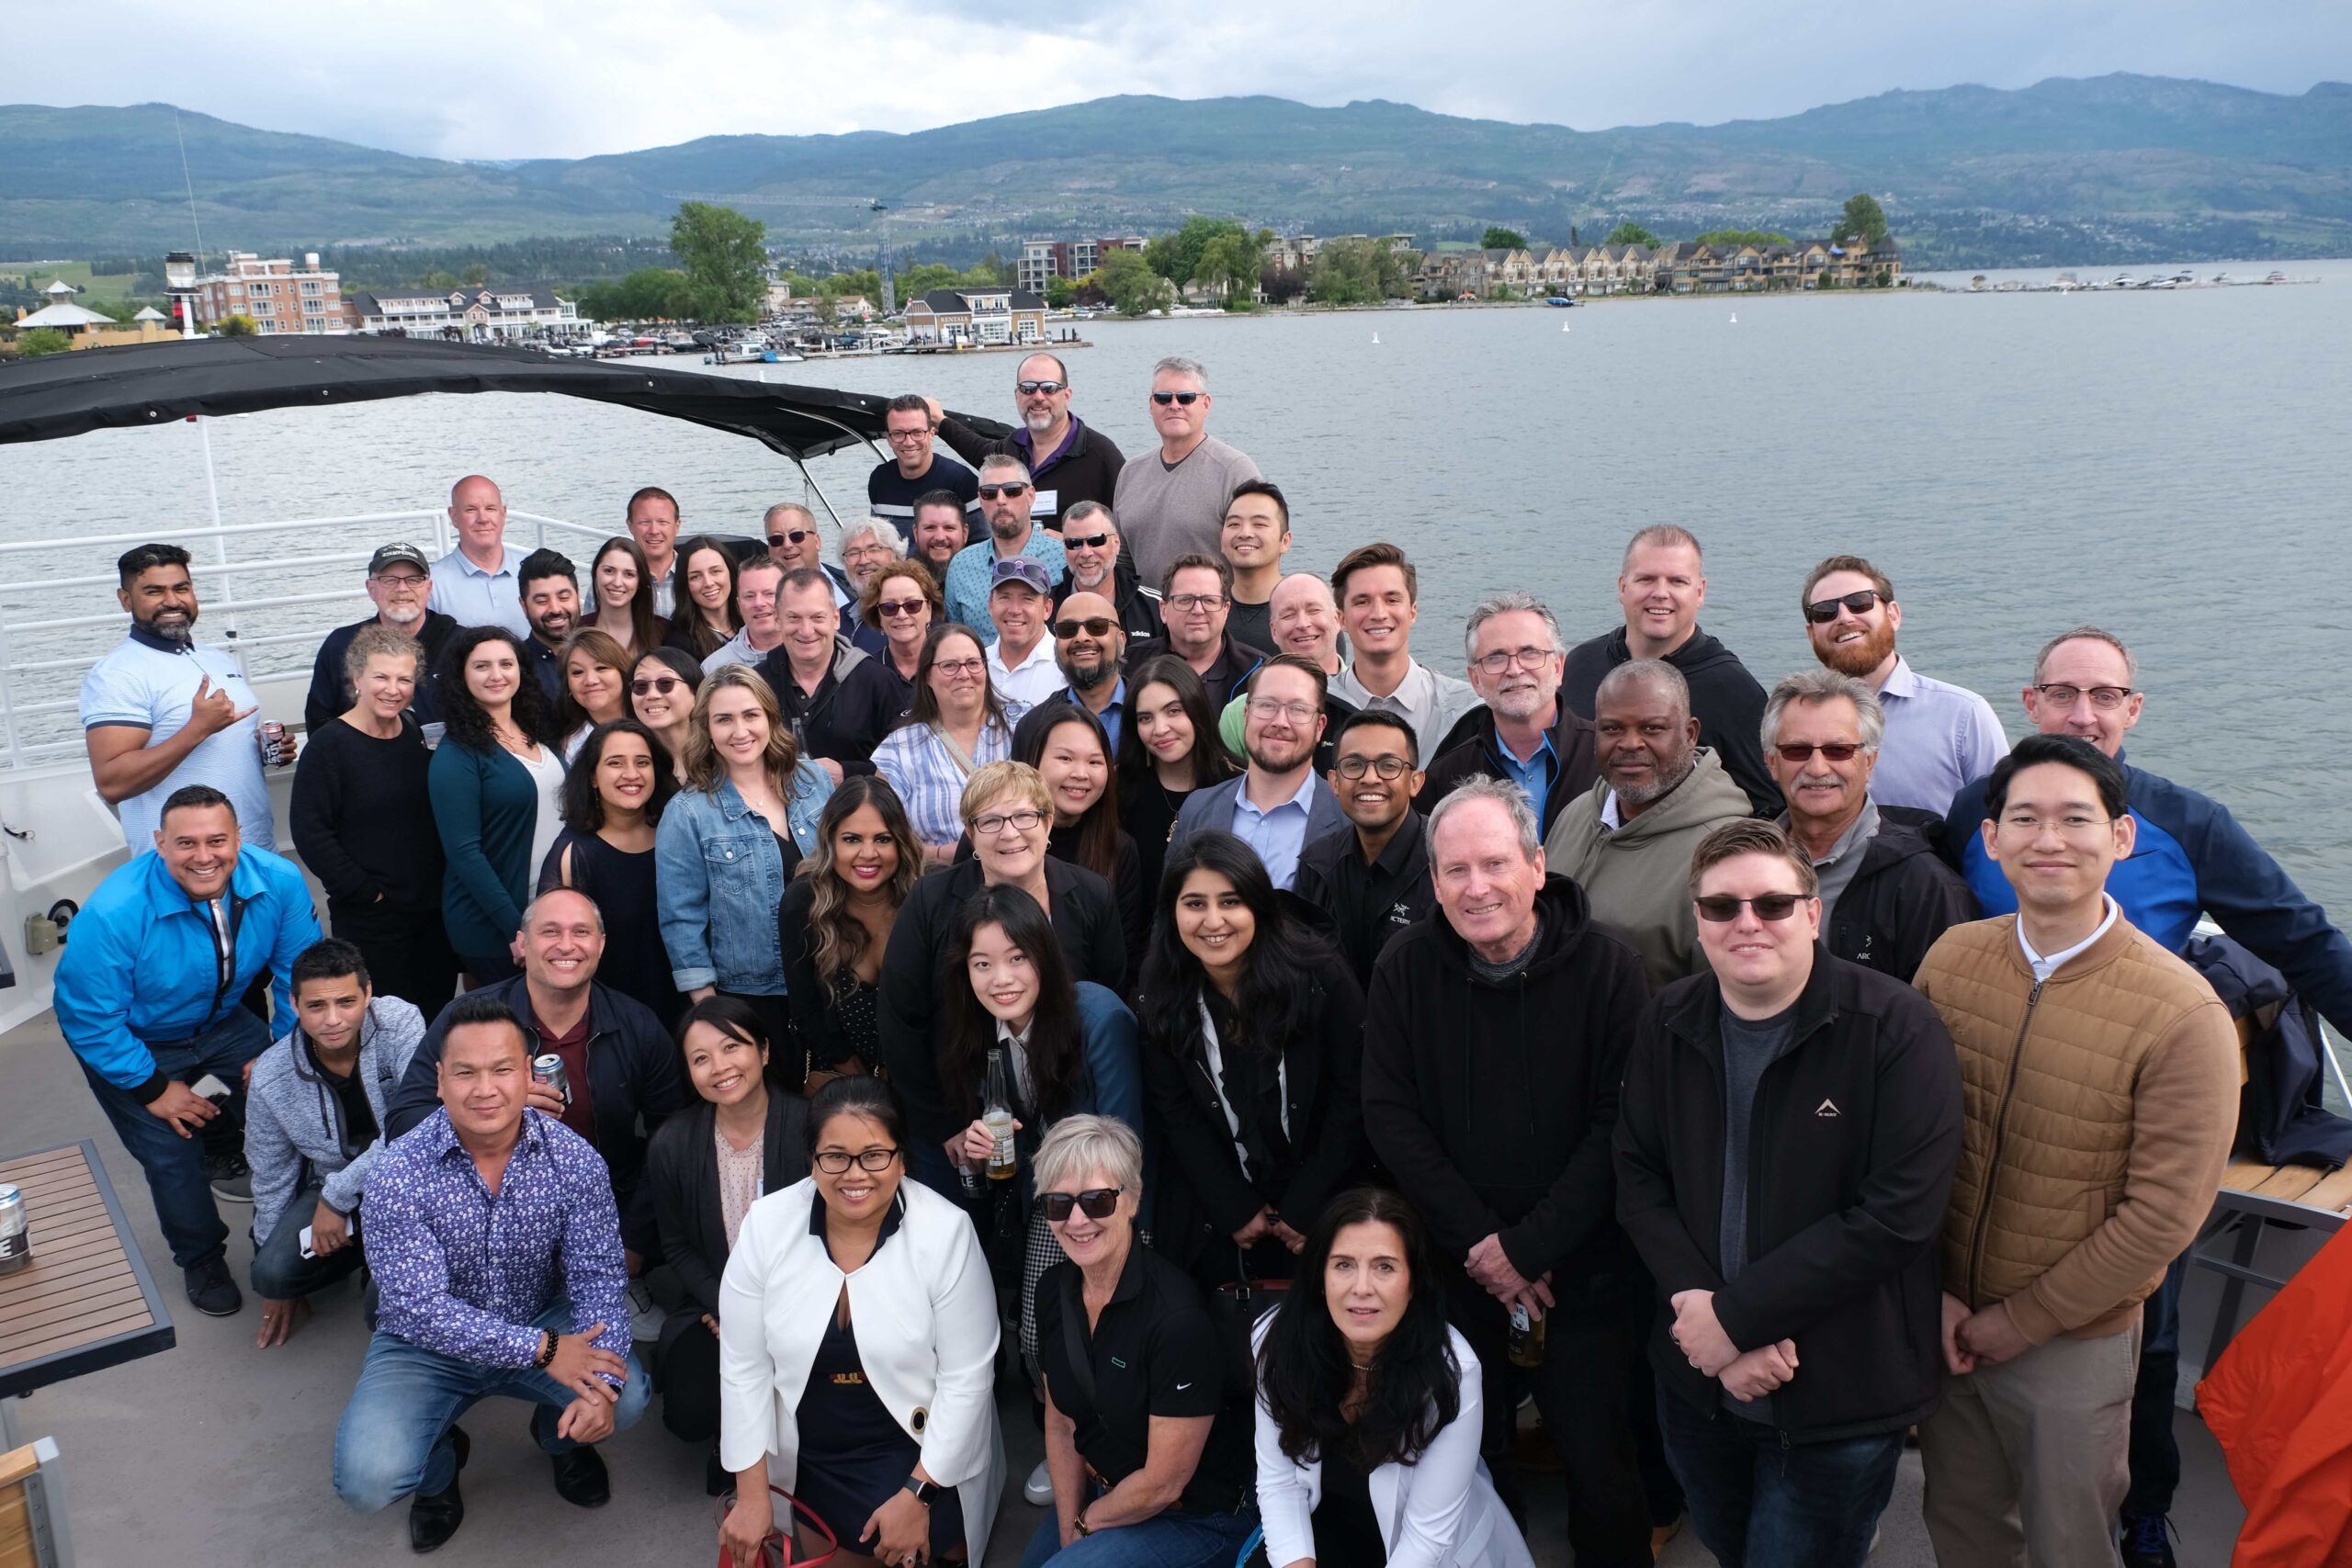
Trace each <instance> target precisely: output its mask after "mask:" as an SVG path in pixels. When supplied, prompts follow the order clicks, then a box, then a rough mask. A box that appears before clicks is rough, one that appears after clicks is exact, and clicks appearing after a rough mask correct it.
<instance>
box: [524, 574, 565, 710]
mask: <svg viewBox="0 0 2352 1568" xmlns="http://www.w3.org/2000/svg"><path fill="white" fill-rule="evenodd" d="M515 581H517V582H518V583H519V584H521V588H520V592H521V593H522V597H523V615H524V616H525V617H526V619H527V620H529V622H530V623H531V635H530V636H529V637H525V638H524V639H523V650H524V651H525V652H526V653H527V654H529V655H530V659H531V671H532V673H533V674H535V675H536V676H537V677H538V682H539V690H540V691H541V692H542V693H544V694H546V696H547V699H548V702H549V703H553V702H554V701H555V700H556V699H557V698H558V697H560V696H561V695H563V660H562V659H561V657H560V654H559V653H558V651H557V650H558V649H561V648H562V647H563V639H564V638H565V637H570V636H571V628H572V627H574V626H578V625H579V624H580V571H579V569H578V568H576V567H574V566H573V565H572V564H571V557H569V556H567V555H564V554H562V553H561V552H560V551H557V550H533V551H532V552H531V553H530V554H529V555H527V556H525V557H524V558H523V562H522V564H521V565H520V566H518V567H516V568H515Z"/></svg>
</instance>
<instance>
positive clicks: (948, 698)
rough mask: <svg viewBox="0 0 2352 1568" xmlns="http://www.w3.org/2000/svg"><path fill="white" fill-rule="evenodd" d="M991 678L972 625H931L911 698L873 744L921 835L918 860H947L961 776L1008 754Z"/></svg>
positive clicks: (1008, 719) (879, 768)
mask: <svg viewBox="0 0 2352 1568" xmlns="http://www.w3.org/2000/svg"><path fill="white" fill-rule="evenodd" d="M1013 717H1015V715H1009V714H1008V713H1007V712H1006V710H1005V705H1004V703H1003V701H1002V699H1001V698H1000V697H999V696H998V695H997V694H996V692H995V691H994V690H993V689H992V688H991V687H990V686H989V666H988V657H987V652H986V650H985V649H982V648H981V646H980V639H979V638H978V637H976V636H974V635H973V633H972V629H971V628H970V627H969V626H962V625H959V624H957V623H956V622H953V621H950V622H946V623H944V624H943V625H938V626H933V627H932V628H931V634H930V636H929V637H928V638H927V639H926V640H925V641H924V643H923V645H922V663H920V664H919V665H917V666H916V669H915V705H914V708H913V710H912V711H911V712H910V713H909V714H908V715H907V716H906V719H905V721H904V722H902V723H901V724H900V725H899V728H896V729H894V730H892V731H891V732H890V733H889V734H888V735H886V736H884V737H883V738H882V743H881V744H880V745H878V746H876V747H875V748H874V771H875V772H876V773H880V774H881V775H882V776H883V777H884V778H886V779H888V780H889V781H890V787H891V788H893V789H895V790H897V791H898V792H899V800H900V801H902V802H904V803H905V805H906V808H907V818H908V820H909V821H910V822H911V823H912V824H913V827H914V830H915V837H916V838H917V839H919V840H922V858H923V865H924V868H925V869H926V870H928V869H930V868H931V867H933V866H941V865H945V864H947V863H949V862H951V861H953V860H954V859H955V858H956V840H958V839H960V838H961V837H963V833H964V818H963V815H962V803H963V799H964V783H965V781H966V780H967V779H969V778H970V777H971V776H972V771H973V770H974V769H975V768H978V767H979V766H981V765H982V764H983V763H987V762H1001V761H1006V760H1007V759H1009V758H1010V757H1011V756H1012V719H1013Z"/></svg>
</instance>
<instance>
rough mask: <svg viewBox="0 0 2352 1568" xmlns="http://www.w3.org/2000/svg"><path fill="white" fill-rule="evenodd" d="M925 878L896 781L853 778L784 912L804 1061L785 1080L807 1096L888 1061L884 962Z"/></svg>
mask: <svg viewBox="0 0 2352 1568" xmlns="http://www.w3.org/2000/svg"><path fill="white" fill-rule="evenodd" d="M921 875H922V855H921V854H919V853H917V852H916V846H915V837H914V829H911V828H910V827H909V826H908V825H907V808H906V807H903V806H901V805H899V795H898V792H897V791H896V790H893V789H892V788H891V787H890V784H889V781H888V780H887V779H884V778H883V777H882V776H881V775H880V774H878V773H853V774H851V775H850V776H849V777H848V778H845V779H843V780H842V782H841V783H840V784H837V785H835V786H834V789H833V793H832V794H831V795H828V796H827V797H826V799H825V809H824V810H823V812H822V813H820V815H819V816H818V818H817V847H816V849H815V850H813V851H812V852H810V853H809V861H808V867H807V869H806V871H804V872H803V873H802V874H800V875H798V876H797V877H795V878H794V879H793V881H792V884H791V886H787V887H786V888H785V890H784V902H783V904H782V905H781V906H779V907H778V908H777V910H776V930H777V933H778V939H779V941H780V942H781V945H782V946H783V949H784V978H785V987H786V988H785V998H786V1002H787V1003H788V1004H789V1006H790V1008H791V1010H792V1027H793V1032H794V1033H795V1034H796V1035H797V1036H798V1046H799V1051H800V1059H799V1060H798V1061H797V1062H790V1061H788V1062H786V1063H784V1064H783V1065H782V1072H781V1076H782V1081H783V1082H785V1083H786V1084H787V1085H790V1086H793V1087H794V1088H796V1089H797V1091H798V1092H800V1093H802V1094H814V1093H816V1092H817V1090H819V1089H821V1088H823V1087H824V1086H825V1084H826V1083H828V1082H829V1081H831V1079H833V1078H836V1077H842V1076H844V1075H848V1074H856V1073H863V1072H867V1071H870V1070H871V1069H872V1068H873V1067H874V1066H875V1065H876V1062H877V1061H878V1060H879V1059H880V1049H879V1041H878V1038H877V1032H878V1031H879V1029H880V1026H881V1024H880V1012H879V1009H880V1006H881V1003H880V995H881V983H882V955H883V953H886V952H888V949H889V946H890V931H891V928H892V927H894V926H895V925H896V924H897V923H898V919H899V910H900V909H902V908H905V907H906V903H907V896H908V895H909V894H910V893H912V892H913V891H914V890H915V879H916V878H917V877H919V876H921ZM796 1075H797V1077H796Z"/></svg>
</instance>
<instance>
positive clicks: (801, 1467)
mask: <svg viewBox="0 0 2352 1568" xmlns="http://www.w3.org/2000/svg"><path fill="white" fill-rule="evenodd" d="M809 1163H810V1165H811V1167H812V1174H810V1175H809V1176H808V1177H806V1178H804V1179H801V1180H799V1181H797V1182H795V1183H793V1184H792V1185H791V1186H790V1187H787V1188H785V1189H784V1190H781V1191H778V1192H772V1193H769V1194H768V1195H767V1196H765V1197H763V1198H761V1199H760V1200H759V1201H756V1202H754V1203H753V1204H752V1208H751V1212H750V1213H748V1214H747V1215H745V1217H744V1220H743V1224H742V1229H741V1232H740V1233H739V1234H738V1235H737V1238H736V1242H735V1249H734V1251H733V1252H731V1253H729V1255H728V1258H727V1271H726V1273H725V1275H724V1276H723V1277H722V1278H721V1280H720V1281H719V1312H718V1323H719V1332H718V1347H719V1433H718V1442H719V1458H720V1461H721V1462H722V1463H723V1464H724V1465H725V1466H726V1468H727V1469H728V1470H729V1471H730V1472H733V1474H734V1475H735V1478H736V1500H735V1502H734V1503H733V1504H732V1506H730V1507H729V1510H728V1513H727V1517H726V1519H725V1521H724V1522H723V1523H722V1524H721V1525H720V1527H719V1533H718V1540H719V1545H720V1548H721V1550H722V1551H725V1552H726V1553H727V1554H728V1555H729V1558H730V1560H731V1561H732V1562H734V1563H735V1564H736V1565H737V1568H752V1564H753V1563H754V1562H757V1561H758V1560H759V1558H758V1553H759V1543H760V1542H761V1541H762V1540H764V1539H765V1538H766V1536H767V1535H768V1533H769V1532H770V1531H771V1530H772V1529H775V1528H776V1526H777V1524H778V1523H779V1522H781V1523H783V1524H784V1525H785V1526H786V1528H799V1529H800V1540H799V1543H798V1546H797V1551H800V1552H801V1553H802V1554H804V1555H809V1554H813V1553H814V1552H815V1551H818V1550H820V1547H821V1538H820V1537H816V1536H815V1535H814V1533H813V1532H811V1531H809V1530H808V1529H806V1528H805V1527H796V1526H795V1524H794V1521H792V1520H790V1519H785V1520H782V1521H778V1520H777V1519H776V1517H775V1508H774V1506H773V1505H772V1503H771V1500H770V1495H769V1492H768V1488H769V1486H770V1485H771V1484H773V1485H775V1486H776V1487H779V1488H781V1489H782V1490H784V1491H786V1492H788V1493H790V1494H792V1495H794V1496H795V1497H796V1498H797V1499H798V1500H799V1501H800V1502H801V1503H802V1504H803V1505H804V1506H807V1507H809V1509H810V1510H812V1511H813V1512H814V1513H816V1514H817V1516H818V1517H820V1518H822V1519H823V1520H824V1521H825V1523H826V1524H827V1525H828V1526H829V1527H830V1528H831V1529H832V1531H833V1533H834V1534H835V1535H836V1536H837V1537H838V1538H839V1540H840V1541H841V1545H842V1556H841V1557H839V1558H837V1559H835V1561H836V1562H843V1563H854V1562H867V1561H875V1562H882V1563H884V1564H886V1565H888V1568H897V1565H898V1564H900V1563H910V1562H917V1561H919V1560H927V1561H929V1562H959V1561H960V1562H971V1563H974V1564H977V1563H978V1562H980V1561H981V1560H982V1558H983V1557H984V1556H985V1555H986V1553H987V1551H988V1540H989V1527H990V1525H991V1524H993V1523H994V1520H995V1515H996V1505H997V1498H998V1495H999V1494H1001V1492H1002V1491H1003V1489H1004V1443H1003V1438H1002V1435H1001V1433H1000V1431H999V1430H998V1428H997V1417H996V1401H995V1396H994V1390H995V1382H996V1351H997V1313H996V1290H995V1287H994V1285H993V1284H991V1283H990V1280H989V1266H988V1259H987V1258H986V1257H985V1256H983V1254H982V1253H981V1251H980V1245H979V1238H978V1236H976V1235H974V1234H973V1232H972V1226H971V1223H970V1222H969V1221H968V1220H967V1219H966V1218H965V1217H964V1212H963V1211H962V1210H961V1209H958V1208H957V1207H956V1205H955V1204H954V1203H952V1202H950V1201H948V1200H946V1199H945V1198H943V1197H941V1196H940V1195H939V1194H938V1193H936V1192H933V1191H932V1190H930V1189H929V1188H927V1187H924V1186H923V1185H922V1184H921V1183H920V1182H913V1181H909V1180H907V1179H906V1123H905V1117H904V1113H903V1112H902V1111H901V1110H900V1108H899V1101H898V1098H897V1096H896V1095H895V1094H894V1093H893V1092H892V1090H891V1089H890V1087H889V1086H888V1084H886V1083H884V1082H883V1081H881V1080H880V1079H878V1078H875V1077H844V1078H836V1079H835V1080H834V1081H832V1082H831V1083H829V1084H827V1085H826V1086H825V1087H824V1088H823V1089H820V1090H819V1091H818V1093H817V1096H816V1098H815V1100H813V1101H811V1103H810V1105H809Z"/></svg>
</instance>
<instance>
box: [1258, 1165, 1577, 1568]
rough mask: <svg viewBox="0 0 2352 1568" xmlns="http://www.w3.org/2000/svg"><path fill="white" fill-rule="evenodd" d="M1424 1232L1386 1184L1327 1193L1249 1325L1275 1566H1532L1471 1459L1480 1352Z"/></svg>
mask: <svg viewBox="0 0 2352 1568" xmlns="http://www.w3.org/2000/svg"><path fill="white" fill-rule="evenodd" d="M1436 1262H1437V1259H1436V1257H1435V1255H1434V1253H1433V1252H1432V1251H1431V1249H1430V1239H1429V1231H1428V1229H1427V1227H1426V1226H1424V1225H1423V1224H1422V1223H1421V1219H1420V1216H1419V1214H1417V1213H1414V1212H1413V1208H1412V1205H1411V1204H1409V1203H1408V1202H1407V1201H1405V1200H1404V1199H1403V1198H1401V1197H1399V1196H1398V1195H1397V1194H1396V1193H1394V1192H1390V1191H1387V1190H1384V1189H1380V1188H1372V1187H1359V1188H1357V1189H1355V1190H1352V1191H1349V1192H1343V1193H1341V1194H1340V1196H1339V1197H1337V1198H1334V1199H1333V1200H1332V1201H1331V1202H1330V1204H1329V1206H1328V1207H1326V1208H1325V1209H1324V1211H1323V1213H1322V1216H1321V1218H1319V1219H1318V1220H1317V1222H1316V1224H1315V1228H1314V1231H1313V1232H1312V1233H1311V1234H1310V1235H1308V1236H1307V1238H1306V1248H1305V1250H1304V1251H1302V1252H1301V1253H1300V1254H1299V1257H1298V1272H1297V1274H1296V1276H1295V1282H1294V1284H1293V1285H1292V1287H1291V1290H1290V1292H1288V1293H1287V1294H1286V1295H1285V1296H1284V1297H1283V1302H1282V1305H1281V1306H1279V1307H1278V1308H1276V1309H1275V1310H1274V1311H1273V1312H1272V1313H1271V1314H1268V1315H1267V1317H1266V1318H1265V1319H1264V1320H1263V1321H1262V1322H1261V1323H1260V1324H1259V1325H1258V1328H1257V1333H1256V1340H1257V1346H1258V1511H1259V1514H1260V1517H1261V1518H1262V1519H1263V1521H1264V1525H1265V1531H1266V1561H1267V1562H1269V1563H1271V1564H1272V1565H1273V1568H1297V1565H1298V1564H1301V1563H1313V1564H1317V1565H1319V1568H1341V1565H1345V1568H1356V1565H1357V1564H1366V1563H1386V1564H1387V1565H1388V1568H1408V1565H1409V1568H1534V1559H1533V1558H1532V1557H1531V1556H1529V1555H1528V1551H1527V1542H1526V1540H1524V1539H1523V1538H1522V1537H1521V1535H1520V1533H1519V1527H1518V1526H1517V1525H1516V1524H1514V1523H1512V1521H1511V1517H1510V1513H1509V1512H1508V1511H1506V1510H1505V1509H1504V1507H1503V1506H1502V1502H1501V1500H1500V1499H1499V1498H1498V1497H1497V1496H1496V1495H1495V1485H1494V1482H1493V1480H1492V1479H1491V1478H1489V1477H1488V1475H1487V1467H1486V1465H1485V1464H1484V1463H1483V1462H1482V1461H1480V1460H1479V1458H1478V1431H1479V1405H1480V1395H1479V1391H1478V1361H1477V1358H1476V1357H1475V1356H1473V1355H1472V1354H1471V1353H1470V1345H1469V1342H1468V1341H1467V1340H1465V1339H1464V1338H1463V1337H1462V1336H1461V1335H1459V1334H1456V1333H1455V1332H1454V1331H1453V1329H1452V1328H1451V1327H1449V1326H1448V1325H1447V1324H1446V1321H1445V1292H1444V1286H1443V1284H1442V1282H1441V1280H1440V1279H1439V1276H1438V1273H1437V1268H1436Z"/></svg>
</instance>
